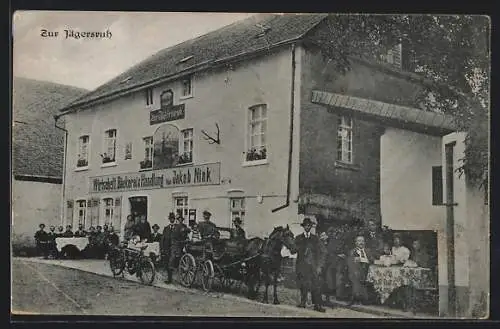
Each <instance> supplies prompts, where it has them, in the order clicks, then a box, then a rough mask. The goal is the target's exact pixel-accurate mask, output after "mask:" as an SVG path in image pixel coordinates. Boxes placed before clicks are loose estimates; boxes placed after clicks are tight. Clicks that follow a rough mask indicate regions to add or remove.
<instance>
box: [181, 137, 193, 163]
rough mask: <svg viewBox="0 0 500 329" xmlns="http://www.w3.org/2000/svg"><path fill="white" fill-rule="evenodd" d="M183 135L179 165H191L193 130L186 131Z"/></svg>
mask: <svg viewBox="0 0 500 329" xmlns="http://www.w3.org/2000/svg"><path fill="white" fill-rule="evenodd" d="M181 134H182V140H181V145H180V158H179V164H183V163H191V162H193V129H192V128H189V129H184V130H183V131H181Z"/></svg>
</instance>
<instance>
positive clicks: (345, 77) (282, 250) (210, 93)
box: [10, 11, 491, 319]
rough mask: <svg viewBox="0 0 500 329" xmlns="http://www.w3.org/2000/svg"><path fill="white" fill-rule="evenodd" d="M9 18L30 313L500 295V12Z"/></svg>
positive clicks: (425, 305)
mask: <svg viewBox="0 0 500 329" xmlns="http://www.w3.org/2000/svg"><path fill="white" fill-rule="evenodd" d="M12 22H13V25H12V30H13V90H12V95H13V97H12V122H11V124H12V126H11V127H12V172H11V186H12V190H11V191H12V203H11V204H12V218H11V232H10V239H11V250H12V253H11V273H12V279H11V287H12V289H11V291H12V295H11V314H22V315H26V314H33V315H39V314H42V315H113V316H165V317H168V316H198V317H199V316H210V317H274V318H289V317H299V318H311V317H317V318H332V319H335V318H337V319H338V318H355V319H356V318H398V319H422V318H424V319H450V318H451V319H485V318H488V317H489V303H490V301H489V300H490V274H489V273H490V234H489V221H490V211H489V207H490V206H489V204H490V202H489V192H488V191H489V177H490V176H489V155H490V151H489V131H490V119H489V116H490V28H491V27H490V25H491V24H490V19H489V17H487V16H478V15H429V14H425V15H424V14H420V15H418V14H412V15H405V14H397V15H396V14H391V15H378V14H377V15H376V14H368V13H366V14H337V13H315V14H310V13H309V14H305V13H304V14H292V13H222V12H221V13H216V12H211V13H208V12H207V13H196V12H185V13H179V12H176V13H173V12H84V11H72V12H70V11H17V12H15V13H14V15H13V19H12Z"/></svg>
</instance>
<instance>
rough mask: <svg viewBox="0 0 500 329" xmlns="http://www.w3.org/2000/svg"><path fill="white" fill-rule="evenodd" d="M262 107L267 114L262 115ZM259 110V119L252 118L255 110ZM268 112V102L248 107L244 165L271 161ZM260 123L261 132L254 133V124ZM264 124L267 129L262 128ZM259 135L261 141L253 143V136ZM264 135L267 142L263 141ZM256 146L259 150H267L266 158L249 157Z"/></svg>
mask: <svg viewBox="0 0 500 329" xmlns="http://www.w3.org/2000/svg"><path fill="white" fill-rule="evenodd" d="M262 109H265V112H266V115H265V116H263V115H262ZM256 110H258V111H259V113H260V114H259V117H258V118H257V119H252V114H253V113H254V111H256ZM268 113H269V108H268V106H267V104H256V105H253V106H250V107H249V108H248V111H247V112H246V124H245V126H246V131H245V153H244V160H243V165H244V166H254V165H261V164H267V163H268V161H269V144H268V140H269V139H268ZM256 125H258V126H259V127H260V128H259V130H260V131H259V132H258V133H254V130H253V128H254V126H256ZM262 125H265V129H263V128H262ZM256 136H258V138H259V143H258V144H256V145H253V143H252V137H256ZM263 137H264V139H265V142H262V138H263ZM254 147H255V148H256V151H257V152H261V151H262V150H265V152H266V155H265V158H263V159H253V160H250V159H248V156H249V155H248V154H249V152H250V151H251V150H252V148H254Z"/></svg>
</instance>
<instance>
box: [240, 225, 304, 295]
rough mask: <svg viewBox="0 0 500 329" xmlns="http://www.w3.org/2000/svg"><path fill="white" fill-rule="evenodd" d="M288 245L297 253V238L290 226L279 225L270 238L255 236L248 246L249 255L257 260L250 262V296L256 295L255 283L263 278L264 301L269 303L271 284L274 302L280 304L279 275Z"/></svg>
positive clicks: (291, 250) (247, 252) (248, 276)
mask: <svg viewBox="0 0 500 329" xmlns="http://www.w3.org/2000/svg"><path fill="white" fill-rule="evenodd" d="M283 246H285V247H287V248H288V249H289V250H290V252H291V253H296V251H297V248H296V246H295V239H294V235H293V233H292V231H291V230H290V227H289V226H288V225H287V226H286V227H282V226H277V227H275V228H274V230H273V231H272V232H271V234H270V235H269V238H266V239H261V238H253V239H250V240H249V241H248V244H247V246H246V254H247V257H252V256H254V257H255V258H256V261H252V262H248V270H247V273H248V275H247V282H246V284H247V286H248V295H249V298H251V299H254V298H255V297H256V294H257V293H256V290H255V285H256V283H260V282H261V281H262V280H263V281H264V284H265V292H264V297H263V299H262V302H263V303H266V304H267V303H268V290H269V285H270V284H271V283H272V285H273V289H274V290H273V297H274V298H273V304H279V300H278V291H277V285H278V277H279V275H280V273H281V262H282V256H281V249H282V248H283Z"/></svg>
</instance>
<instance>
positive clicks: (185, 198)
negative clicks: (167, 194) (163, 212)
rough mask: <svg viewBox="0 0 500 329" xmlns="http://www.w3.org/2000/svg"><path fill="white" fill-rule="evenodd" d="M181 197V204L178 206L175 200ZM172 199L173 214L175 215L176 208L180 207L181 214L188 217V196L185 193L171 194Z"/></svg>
mask: <svg viewBox="0 0 500 329" xmlns="http://www.w3.org/2000/svg"><path fill="white" fill-rule="evenodd" d="M179 199H182V200H183V205H181V206H178V205H177V200H179ZM172 201H173V209H174V213H175V215H177V210H178V209H182V216H183V217H184V218H188V217H189V197H188V196H187V195H174V196H172Z"/></svg>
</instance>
